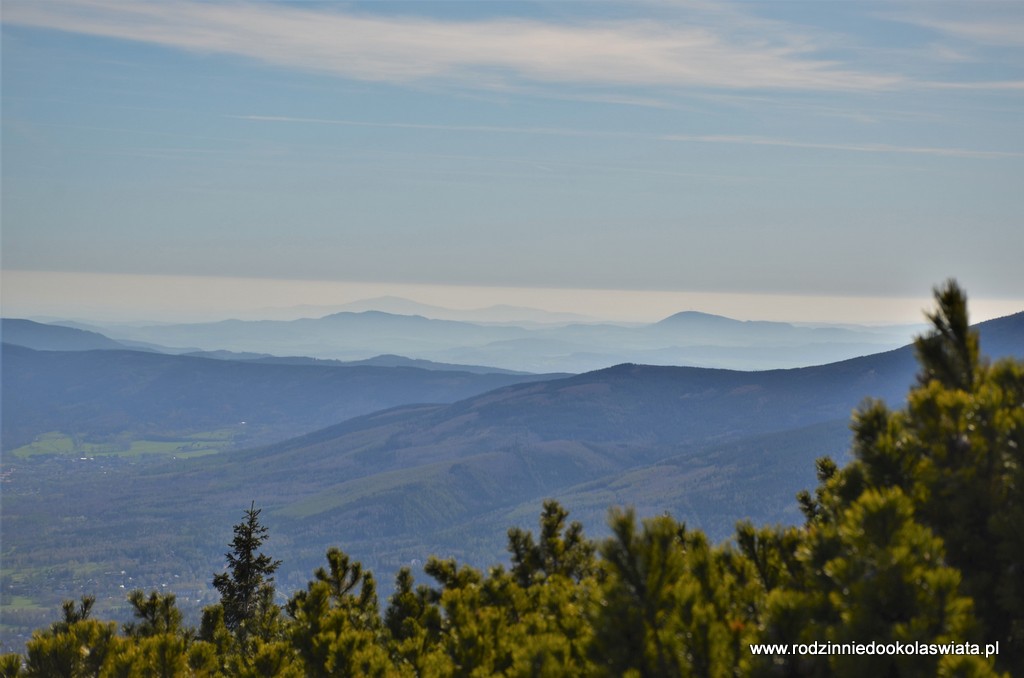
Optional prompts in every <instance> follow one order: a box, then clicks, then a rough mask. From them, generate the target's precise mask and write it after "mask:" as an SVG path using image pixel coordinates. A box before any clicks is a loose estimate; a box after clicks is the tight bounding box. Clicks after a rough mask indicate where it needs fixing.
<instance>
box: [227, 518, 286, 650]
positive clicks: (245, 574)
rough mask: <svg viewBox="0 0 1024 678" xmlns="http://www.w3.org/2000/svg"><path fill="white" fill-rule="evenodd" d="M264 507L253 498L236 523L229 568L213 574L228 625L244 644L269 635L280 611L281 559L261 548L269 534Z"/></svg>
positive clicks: (229, 554)
mask: <svg viewBox="0 0 1024 678" xmlns="http://www.w3.org/2000/svg"><path fill="white" fill-rule="evenodd" d="M260 511H261V509H258V508H256V502H253V503H252V505H251V506H250V507H249V509H248V510H246V512H245V519H244V520H243V521H242V522H240V523H238V524H237V525H235V527H234V532H235V538H234V539H233V540H232V542H231V550H230V551H229V552H228V553H226V554H225V557H226V558H227V561H228V571H227V572H222V573H220V574H217V575H215V576H214V577H213V586H214V588H216V589H217V590H218V591H219V592H220V604H221V607H223V608H224V625H225V626H226V627H227V629H228V630H229V631H231V632H232V633H233V634H234V635H235V637H236V638H237V639H238V641H239V643H241V644H242V645H243V646H246V644H247V642H248V640H249V637H250V636H256V637H259V638H261V639H267V638H268V637H269V634H270V629H271V626H272V625H273V623H274V618H275V617H276V613H277V608H276V606H275V605H274V572H275V571H276V570H277V568H278V566H279V565H280V564H281V561H280V560H273V559H271V558H270V556H268V555H266V554H264V553H261V552H260V547H261V546H262V545H263V542H264V541H266V538H267V528H266V527H264V526H263V525H261V524H260V521H259V517H260Z"/></svg>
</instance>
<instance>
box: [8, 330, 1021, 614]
mask: <svg viewBox="0 0 1024 678" xmlns="http://www.w3.org/2000/svg"><path fill="white" fill-rule="evenodd" d="M978 329H979V331H980V333H981V346H982V351H983V353H985V354H987V355H989V356H993V357H998V356H1006V355H1012V356H1016V357H1018V358H1024V313H1019V314H1016V315H1013V316H1008V317H1006V318H1001V319H998V320H993V321H989V322H986V323H981V324H980V325H979V326H978ZM8 350H9V349H8ZM5 353H6V351H5ZM104 354H106V355H110V356H119V355H120V354H121V352H119V351H90V352H86V353H83V354H81V355H85V356H96V355H104ZM54 355H64V356H66V355H68V354H66V353H55V354H54ZM136 355H144V354H136ZM35 357H36V356H32V355H30V356H29V358H32V359H35ZM146 357H154V356H146ZM155 357H157V358H160V359H167V358H174V356H155ZM132 359H133V360H135V359H138V358H137V357H133V358H132ZM187 360H188V361H189V363H188V364H190V365H191V364H197V365H198V364H201V365H202V366H203V367H204V368H213V367H214V366H221V365H224V364H225V363H232V362H235V363H237V364H241V365H243V366H248V367H252V366H253V365H251V364H248V365H247V364H246V363H245V362H239V361H222V360H209V359H199V358H191V359H187ZM6 362H7V357H5V384H6V381H7V367H6ZM276 367H280V366H276ZM218 369H219V368H218ZM231 369H238V368H237V367H235V366H231ZM332 369H342V368H332ZM343 369H351V368H343ZM382 369H399V368H382ZM915 372H916V365H915V361H914V356H913V350H912V348H911V347H909V346H907V347H903V348H900V349H897V350H893V351H888V352H883V353H878V354H874V355H869V356H863V357H859V358H855V359H850V360H845V361H840V362H836V363H831V364H826V365H821V366H814V367H806V368H794V369H786V370H768V371H759V372H741V371H733V370H721V369H708V368H690V367H658V366H648V365H636V364H623V365H618V366H614V367H611V368H607V369H603V370H599V371H594V372H589V373H585V374H580V375H574V376H564V377H559V378H545V379H541V380H535V381H533V382H531V383H516V384H510V385H506V386H501V387H500V388H497V389H494V390H490V391H487V392H484V393H478V394H476V395H472V396H470V397H467V398H464V399H461V400H458V401H456V402H452V403H449V404H407V405H401V406H398V407H394V408H390V409H385V410H383V411H377V412H374V413H371V414H366V415H363V416H358V417H354V418H351V419H348V420H346V421H343V422H340V423H338V424H336V425H334V426H330V427H327V428H323V429H320V430H317V431H313V432H310V433H306V434H305V435H302V436H299V437H296V438H293V439H289V440H285V441H281V442H276V443H273V444H270V445H265V446H262V447H257V448H253V449H248V450H237V451H231V452H222V453H220V454H210V455H207V456H203V457H199V458H183V456H179V457H178V458H175V459H171V458H168V457H154V458H152V459H150V460H149V461H146V460H142V459H139V458H134V457H117V456H109V457H102V458H101V457H96V458H95V459H91V460H90V459H84V460H79V459H77V458H71V457H66V456H64V457H62V456H60V455H56V456H53V455H51V456H46V455H42V456H39V457H31V458H27V459H22V460H18V459H15V460H14V461H11V460H10V459H8V458H5V469H4V472H5V474H6V484H5V486H4V545H3V549H4V558H5V567H9V568H10V571H12V572H15V573H17V574H18V577H17V578H16V579H15V580H14V581H15V583H16V585H15V589H14V591H15V593H14V594H13V595H17V591H21V590H30V589H31V590H38V589H39V587H40V586H49V587H50V589H48V590H50V591H51V592H52V595H53V596H59V595H63V596H64V597H71V596H73V595H80V594H81V593H84V592H90V590H91V592H95V593H98V594H99V595H100V597H101V598H102V599H104V600H111V601H113V600H116V599H117V598H118V596H120V595H122V594H121V593H120V590H119V589H118V587H119V586H122V585H125V577H126V576H127V577H132V578H133V579H132V581H131V582H130V584H131V585H133V586H134V585H139V586H143V587H148V586H160V585H162V584H164V583H166V580H167V578H168V577H171V576H178V577H182V579H183V580H184V579H188V581H189V582H191V584H190V586H191V588H189V586H185V587H184V588H182V586H179V587H178V590H182V591H185V592H187V593H188V597H187V599H188V600H191V601H192V602H193V603H195V604H200V603H202V601H203V600H208V598H204V596H208V595H209V586H208V583H209V576H210V573H211V572H213V571H214V570H215V569H216V568H218V567H221V564H220V556H219V554H220V553H223V548H224V544H226V543H228V542H229V541H230V527H229V526H230V525H231V524H232V523H233V522H236V520H237V518H238V516H239V515H240V511H241V510H242V509H243V508H246V507H248V506H249V503H250V502H251V501H255V502H256V503H257V505H259V506H261V507H263V508H264V511H265V512H264V517H265V519H266V524H267V525H268V526H269V528H270V530H271V534H272V535H273V536H272V540H271V541H270V542H269V543H268V549H269V550H270V551H271V552H272V553H273V554H274V555H275V556H276V557H280V558H283V559H284V560H285V561H286V565H285V566H283V568H282V571H281V574H280V581H281V585H282V588H284V589H287V588H288V587H289V586H299V585H301V584H302V583H304V582H305V581H307V580H308V576H309V572H310V571H311V569H312V568H313V567H315V566H317V565H319V564H320V561H321V560H322V558H323V552H324V550H325V549H326V548H327V547H328V546H330V545H340V546H341V547H342V548H344V549H345V550H346V551H347V552H349V553H352V554H353V555H354V556H355V557H356V558H358V559H360V560H362V561H363V562H364V563H366V564H367V565H368V566H370V567H372V568H373V569H374V571H375V572H377V573H378V574H379V575H381V576H382V588H384V590H385V591H386V587H387V582H388V581H389V580H390V575H391V574H393V573H394V572H395V571H396V570H397V568H398V567H400V566H402V565H406V564H410V563H411V564H414V565H415V564H416V563H417V562H422V561H423V560H424V559H425V558H426V557H427V556H428V555H430V554H438V555H442V556H446V555H453V556H457V557H459V559H460V561H462V562H467V563H470V564H476V565H481V566H485V565H489V564H492V563H494V562H496V561H498V560H500V559H501V553H502V550H503V542H504V536H503V535H504V530H505V529H506V528H508V527H510V526H512V525H521V526H530V525H532V524H533V523H534V521H535V519H536V516H537V514H538V512H539V509H540V505H541V502H542V501H543V499H545V498H548V497H555V498H557V499H559V500H560V501H562V502H563V503H564V504H565V505H566V506H567V507H568V508H569V509H570V511H572V514H573V516H574V517H575V518H578V519H580V520H582V521H583V523H584V525H585V526H586V529H587V530H588V532H589V533H590V534H592V535H598V534H601V533H602V532H603V530H604V527H603V524H604V522H603V521H604V514H605V511H606V510H607V508H608V507H609V506H612V505H634V506H636V507H637V509H638V510H639V511H640V513H641V514H642V515H652V514H657V513H661V512H663V511H668V512H671V513H672V514H673V515H675V516H676V517H677V518H680V519H682V520H685V521H687V523H688V524H690V525H693V526H695V527H701V528H703V529H705V530H706V531H708V533H709V534H710V535H711V537H712V538H715V539H719V538H723V537H725V536H726V535H727V534H728V533H729V532H730V531H731V529H732V526H733V524H734V522H735V521H736V520H738V519H740V518H750V519H752V520H753V521H754V522H755V523H774V522H780V523H793V522H796V521H798V520H799V519H800V516H799V513H798V511H797V509H796V502H795V499H794V495H795V493H796V492H797V491H798V490H800V489H804V488H810V487H813V485H814V464H813V461H814V459H815V458H816V457H818V456H821V455H832V456H834V457H837V458H838V459H839V460H842V459H843V457H844V454H845V450H846V448H847V445H848V440H849V431H848V424H849V418H850V413H851V411H852V410H853V409H854V408H855V407H856V406H857V405H858V403H860V402H861V401H862V399H864V398H865V397H879V398H884V399H885V400H886V401H887V402H889V403H890V404H891V405H893V406H897V405H899V404H900V403H901V401H902V399H903V398H904V395H905V393H906V389H907V388H908V386H909V385H910V384H911V383H912V382H913V381H914V375H915ZM505 376H506V377H507V376H508V375H505ZM7 397H11V396H7ZM214 400H216V399H214ZM208 405H209V406H213V405H212V403H211V404H208ZM69 558H71V559H73V560H74V561H75V562H79V563H90V564H91V565H90V566H89V570H88V571H89V572H93V573H94V574H93V575H90V576H88V577H86V576H85V575H83V574H82V573H81V572H78V571H75V570H74V568H72V567H70V566H67V567H62V568H61V569H60V573H62V574H61V576H59V577H56V578H54V577H52V576H51V578H49V579H46V578H45V577H44V574H43V573H45V572H48V571H49V572H52V571H53V569H52V568H53V562H54V561H55V559H56V560H57V562H68V559H69ZM47 563H49V565H47ZM47 567H50V568H51V569H50V570H47V569H46V568H47ZM121 571H126V572H128V573H129V574H127V575H117V574H116V573H117V572H121ZM103 572H110V573H115V574H111V575H106V574H95V573H103ZM182 583H183V582H182ZM90 587H91V589H90ZM83 589H85V590H83ZM8 595H11V594H10V593H8Z"/></svg>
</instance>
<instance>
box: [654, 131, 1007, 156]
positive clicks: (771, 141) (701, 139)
mask: <svg viewBox="0 0 1024 678" xmlns="http://www.w3.org/2000/svg"><path fill="white" fill-rule="evenodd" d="M662 138H663V139H665V140H666V141H684V142H696V143H708V144H741V145H746V146H784V147H787V148H806V149H812V150H823V151H847V152H853V153H903V154H910V155H936V156H945V157H950V158H987V159H993V158H1024V153H1019V152H1015V151H982V150H975V149H970V148H951V147H942V146H936V147H932V146H899V145H894V144H877V143H861V144H854V143H849V144H844V143H819V142H811V141H799V140H795V139H777V138H769V137H755V136H730V135H685V134H678V135H667V136H664V137H662Z"/></svg>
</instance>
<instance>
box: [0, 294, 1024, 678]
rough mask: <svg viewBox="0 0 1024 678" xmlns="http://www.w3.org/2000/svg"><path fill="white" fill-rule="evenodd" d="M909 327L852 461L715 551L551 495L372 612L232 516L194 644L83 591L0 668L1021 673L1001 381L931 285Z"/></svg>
mask: <svg viewBox="0 0 1024 678" xmlns="http://www.w3.org/2000/svg"><path fill="white" fill-rule="evenodd" d="M929 320H930V321H931V324H932V329H931V330H930V332H928V333H927V334H925V335H924V336H921V337H919V338H918V339H917V341H916V344H915V345H916V351H917V357H918V361H919V372H918V377H917V382H916V384H915V386H914V387H913V388H912V389H911V391H910V393H909V395H908V398H907V404H906V406H905V407H903V408H902V409H899V410H893V409H890V408H889V407H887V406H886V404H885V403H883V402H880V401H865V402H864V403H863V404H862V405H861V407H860V408H859V409H858V410H857V411H856V412H855V414H854V416H853V420H852V422H851V429H852V442H851V453H852V457H853V459H854V460H853V461H852V463H850V464H849V465H847V466H845V467H843V468H839V467H838V466H837V464H836V463H834V462H833V461H832V460H830V459H828V458H822V459H819V460H818V462H817V476H818V481H819V482H818V486H817V487H816V488H814V489H813V490H811V491H807V492H803V493H801V495H800V496H799V498H798V499H799V503H800V505H801V508H802V511H803V514H804V522H803V524H802V525H800V526H791V527H782V526H756V525H753V524H751V523H749V522H747V523H740V524H738V525H737V526H736V530H735V533H734V535H733V537H732V538H731V539H730V540H728V541H726V542H724V543H722V544H718V545H715V544H712V543H710V541H709V539H708V538H707V537H706V536H705V535H704V534H703V533H702V532H701V531H699V530H695V529H691V528H688V527H687V525H686V523H685V522H684V521H681V520H678V519H676V518H674V517H671V516H668V515H662V516H653V517H640V516H637V515H635V513H634V511H632V510H630V509H619V508H612V509H611V510H610V512H609V518H608V521H609V527H610V529H611V536H610V537H608V538H607V539H604V540H602V541H593V540H591V539H589V538H588V537H587V536H586V535H585V534H584V533H583V530H582V527H581V526H580V524H579V523H577V522H572V521H571V520H570V517H569V514H568V512H567V511H566V510H565V509H564V508H563V507H562V506H561V505H560V504H559V503H557V502H556V501H553V500H552V501H548V502H546V503H545V505H544V509H543V512H542V514H541V515H540V519H539V526H538V528H537V531H536V532H532V531H526V530H522V529H519V528H514V529H511V530H509V532H508V551H509V563H508V565H506V566H495V567H492V568H490V569H488V570H487V571H481V570H479V569H476V568H473V567H469V566H467V565H464V564H460V563H459V562H457V561H455V560H453V559H448V560H443V559H436V558H435V559H431V560H430V561H429V562H428V563H427V564H426V566H425V568H424V570H425V573H426V575H427V576H428V577H429V579H428V580H427V581H416V580H415V579H414V575H413V573H412V571H411V570H409V569H403V570H401V571H400V572H399V574H398V576H397V580H396V582H395V586H394V591H395V592H394V594H393V595H392V596H390V597H389V598H388V599H386V600H380V599H379V598H378V595H377V593H376V590H377V587H376V582H375V579H374V576H373V573H372V572H370V571H368V570H366V569H364V568H363V567H362V566H361V565H360V563H359V562H356V561H355V560H353V559H352V558H350V557H349V556H348V555H346V553H345V552H344V551H343V550H341V549H340V548H331V549H330V550H328V551H327V553H326V561H325V563H324V564H323V566H322V567H320V568H319V569H317V570H316V571H315V572H314V573H313V575H312V578H311V580H310V581H309V583H308V585H307V586H306V587H305V588H304V589H303V590H300V591H297V592H294V593H292V594H291V596H290V597H289V598H287V602H285V603H284V604H280V603H279V602H278V601H279V600H283V598H281V597H279V595H280V594H279V593H277V592H276V591H275V585H274V574H275V571H276V570H277V567H278V565H279V564H280V562H281V560H280V559H287V554H282V553H264V551H263V545H264V543H265V541H266V538H267V529H266V527H264V526H263V525H262V524H261V522H260V509H259V508H258V507H257V505H256V504H255V503H254V504H252V505H251V506H250V507H249V508H248V509H246V510H244V511H243V512H242V519H241V521H240V522H239V523H238V524H237V525H235V527H234V539H233V541H232V542H231V543H230V544H229V545H228V552H227V554H226V556H227V564H228V567H227V568H226V570H225V571H224V572H221V573H217V574H215V575H214V577H213V580H212V584H213V586H214V588H215V589H216V590H217V591H218V592H219V594H220V603H219V604H217V605H214V606H211V607H208V608H206V609H205V610H204V612H203V616H202V621H201V623H200V625H199V626H198V628H192V627H188V626H186V625H184V623H183V620H182V615H181V613H180V612H179V611H178V609H177V608H176V606H175V596H174V594H173V593H166V592H157V591H153V592H146V591H142V590H136V591H132V592H131V593H130V594H129V597H128V600H129V603H130V605H131V607H132V610H133V613H134V621H132V622H130V623H127V624H123V625H120V627H119V626H118V625H117V624H116V623H115V622H108V621H102V620H99V619H95V618H93V616H92V614H91V607H92V604H93V599H92V598H90V597H88V596H87V597H83V598H82V599H81V600H78V601H67V602H66V603H65V604H64V609H63V617H62V618H61V619H58V620H56V621H55V622H53V623H52V624H51V625H50V626H49V627H48V628H44V629H39V630H37V631H36V632H35V634H34V635H33V637H32V639H31V640H30V641H29V642H28V644H27V646H26V648H25V651H24V653H23V654H20V655H19V654H10V655H5V656H3V657H2V659H0V673H2V674H3V675H4V676H75V677H77V676H495V675H502V676H934V675H942V676H988V675H1024V364H1022V363H1021V362H1020V361H1017V360H1013V359H1004V360H1000V361H998V362H994V363H991V362H989V361H987V360H986V359H985V358H984V357H982V356H981V355H980V354H979V345H978V338H977V335H976V334H975V333H974V332H973V331H972V330H971V329H970V328H969V325H968V314H967V301H966V297H965V295H964V293H963V292H962V291H961V290H960V289H959V287H958V286H957V285H956V284H955V283H953V282H949V283H947V284H945V285H944V286H942V287H941V288H939V289H937V290H936V308H935V310H934V311H933V312H932V313H931V314H930V315H929ZM754 644H768V645H770V646H774V647H769V648H767V650H768V651H764V649H760V650H758V649H755V648H752V645H754ZM782 646H785V647H782ZM798 646H799V648H798ZM858 646H861V647H862V649H863V647H867V646H870V648H871V649H872V650H873V651H870V652H868V651H864V652H860V653H858V652H857V651H856V648H857V647H858ZM879 648H881V649H879ZM887 648H888V649H887ZM893 648H899V650H897V651H893ZM908 648H909V651H908ZM797 649H801V650H803V651H802V652H798V651H797ZM986 654H987V655H988V656H986Z"/></svg>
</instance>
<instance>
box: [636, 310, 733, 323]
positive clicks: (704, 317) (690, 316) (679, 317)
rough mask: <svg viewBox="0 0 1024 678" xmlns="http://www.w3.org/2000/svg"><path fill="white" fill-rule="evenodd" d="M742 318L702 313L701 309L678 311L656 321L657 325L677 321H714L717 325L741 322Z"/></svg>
mask: <svg viewBox="0 0 1024 678" xmlns="http://www.w3.org/2000/svg"><path fill="white" fill-rule="evenodd" d="M741 322H743V321H742V320H735V319H733V318H727V317H726V316H724V315H715V314H714V313H704V312H703V311H680V312H679V313H674V314H672V315H670V316H669V317H667V318H665V319H664V320H660V321H658V322H657V323H655V324H657V325H675V324H678V323H691V324H695V323H703V324H709V323H715V324H718V325H725V324H733V323H741Z"/></svg>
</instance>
